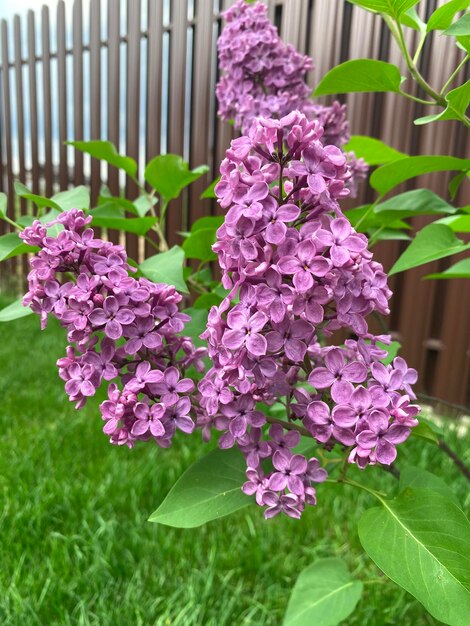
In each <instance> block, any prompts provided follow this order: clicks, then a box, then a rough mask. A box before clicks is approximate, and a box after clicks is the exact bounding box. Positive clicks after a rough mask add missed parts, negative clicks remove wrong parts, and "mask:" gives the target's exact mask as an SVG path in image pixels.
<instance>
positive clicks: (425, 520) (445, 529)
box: [359, 489, 470, 626]
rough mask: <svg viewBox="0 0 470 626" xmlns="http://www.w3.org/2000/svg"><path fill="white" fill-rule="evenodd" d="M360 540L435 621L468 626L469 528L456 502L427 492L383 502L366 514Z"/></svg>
mask: <svg viewBox="0 0 470 626" xmlns="http://www.w3.org/2000/svg"><path fill="white" fill-rule="evenodd" d="M359 537H360V540H361V543H362V545H363V547H364V549H365V551H366V552H367V554H368V555H369V556H370V557H371V559H372V560H373V561H374V562H375V563H376V565H377V566H378V567H379V568H380V569H381V570H382V571H383V572H384V573H385V574H386V575H387V576H388V577H389V578H391V579H392V580H393V581H395V582H396V583H397V584H398V585H400V586H401V587H403V588H404V589H406V590H407V591H408V592H409V593H411V594H412V595H413V596H415V598H417V599H418V600H419V601H420V602H421V603H422V604H423V605H424V607H425V608H426V610H427V611H429V613H431V615H432V616H433V617H435V618H436V619H438V620H441V621H442V622H444V623H445V624H452V626H468V616H469V615H470V524H469V522H468V520H467V518H466V517H465V515H464V513H463V512H462V511H461V509H460V508H459V507H457V506H456V505H455V504H454V503H453V502H452V500H451V499H449V498H447V497H445V496H443V495H442V494H440V493H437V492H435V491H430V490H427V489H406V490H405V491H404V492H403V493H402V494H401V495H400V496H398V498H396V499H395V500H383V499H381V506H380V507H374V508H372V509H369V510H368V511H366V512H365V513H364V514H363V516H362V518H361V520H360V522H359Z"/></svg>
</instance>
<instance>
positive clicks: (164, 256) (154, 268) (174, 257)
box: [140, 246, 189, 293]
mask: <svg viewBox="0 0 470 626" xmlns="http://www.w3.org/2000/svg"><path fill="white" fill-rule="evenodd" d="M183 264H184V252H183V250H182V248H180V247H179V246H173V248H171V250H168V251H167V252H161V253H160V254H155V255H154V256H151V257H149V258H148V259H146V260H145V261H144V262H143V263H141V264H140V271H141V272H142V274H143V275H144V276H146V277H147V278H148V279H150V280H152V281H153V282H154V283H165V284H167V285H173V286H174V287H175V288H176V289H177V290H178V291H181V292H182V293H189V291H188V287H187V285H186V283H185V281H184V278H183Z"/></svg>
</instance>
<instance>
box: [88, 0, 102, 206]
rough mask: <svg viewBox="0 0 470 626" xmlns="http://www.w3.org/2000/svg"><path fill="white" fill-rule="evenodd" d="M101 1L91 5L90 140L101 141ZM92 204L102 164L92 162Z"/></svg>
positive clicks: (95, 0) (98, 186) (92, 1)
mask: <svg viewBox="0 0 470 626" xmlns="http://www.w3.org/2000/svg"><path fill="white" fill-rule="evenodd" d="M100 8H101V7H100V0H91V3H90V139H101V10H100ZM90 182H91V203H92V206H94V205H95V204H96V201H97V199H98V193H99V188H100V182H101V163H100V161H98V160H97V159H92V160H91V181H90Z"/></svg>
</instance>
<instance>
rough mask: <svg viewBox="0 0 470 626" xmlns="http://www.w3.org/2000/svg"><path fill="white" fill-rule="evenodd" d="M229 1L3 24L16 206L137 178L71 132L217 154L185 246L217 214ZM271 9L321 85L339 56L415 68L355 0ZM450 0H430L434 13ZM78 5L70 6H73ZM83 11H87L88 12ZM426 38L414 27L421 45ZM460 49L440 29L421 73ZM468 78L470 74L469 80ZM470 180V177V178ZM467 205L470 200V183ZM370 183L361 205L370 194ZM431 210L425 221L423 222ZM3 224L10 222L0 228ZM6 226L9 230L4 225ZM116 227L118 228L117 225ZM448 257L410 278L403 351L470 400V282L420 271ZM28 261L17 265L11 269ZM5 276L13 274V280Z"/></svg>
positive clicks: (404, 116) (197, 156)
mask: <svg viewBox="0 0 470 626" xmlns="http://www.w3.org/2000/svg"><path fill="white" fill-rule="evenodd" d="M230 4H231V2H230V1H227V0H127V1H126V0H122V2H121V0H107V1H106V0H89V1H88V2H87V3H86V4H85V6H84V5H82V0H75V1H74V2H73V5H70V3H67V5H66V4H65V3H64V2H63V1H62V0H60V1H59V2H58V4H57V10H54V11H53V14H52V15H51V14H50V10H49V8H48V7H46V6H43V7H42V9H41V11H40V12H37V13H35V12H33V11H29V12H28V15H27V19H26V20H21V19H20V17H18V16H16V17H15V18H14V20H13V21H12V23H7V22H6V21H5V20H4V21H2V23H1V66H0V152H1V159H0V190H3V191H5V192H6V193H7V194H8V198H9V199H8V211H9V213H10V215H12V216H13V215H15V214H16V212H17V211H19V212H21V213H26V212H27V211H28V210H29V209H28V206H27V205H26V203H25V202H23V201H22V202H21V204H20V205H19V206H16V205H15V200H14V197H13V193H12V186H13V182H14V180H15V179H19V180H21V181H22V182H25V183H26V184H27V185H28V186H30V187H31V189H32V190H33V192H35V193H43V194H46V195H50V194H52V193H54V192H55V191H58V190H59V189H65V188H67V186H69V185H71V184H74V185H77V184H81V183H84V182H86V183H88V184H89V185H90V187H91V191H92V197H93V199H95V198H96V197H97V194H98V190H99V188H100V185H101V183H102V182H104V183H106V184H108V186H109V187H110V189H111V191H112V193H113V194H118V193H119V191H120V189H123V187H124V186H125V189H126V193H127V194H128V196H130V197H133V196H135V195H136V194H137V189H136V187H135V184H134V183H133V182H132V181H129V180H127V181H126V180H125V179H123V178H122V177H121V174H119V173H118V172H117V171H116V170H114V169H113V168H110V169H109V170H107V169H106V168H104V167H102V166H101V165H100V164H99V163H97V162H94V161H91V162H90V160H89V159H88V157H87V156H86V155H83V154H81V153H78V152H74V151H73V150H72V149H71V148H70V147H67V146H65V145H64V142H65V141H66V140H71V139H75V140H78V139H85V140H87V139H99V138H107V139H109V140H111V141H112V142H114V143H115V144H116V145H117V146H118V148H119V150H120V151H122V152H125V153H127V154H128V155H130V156H132V157H133V158H135V159H136V160H137V161H138V163H139V164H140V166H141V168H142V165H143V163H144V162H145V161H146V160H148V159H150V158H152V157H153V156H155V155H157V154H159V153H164V152H173V153H178V154H182V155H184V156H185V158H186V159H187V160H189V161H190V163H191V166H196V165H200V164H203V163H207V164H208V165H209V166H210V168H211V171H210V173H209V174H208V175H207V176H205V177H203V178H202V179H201V180H199V181H197V182H196V183H195V184H194V185H193V186H192V187H191V189H190V191H189V193H188V194H187V195H186V196H184V197H183V198H181V199H180V200H179V201H178V202H177V203H176V204H177V206H173V208H172V210H171V212H170V214H169V216H168V225H167V229H168V230H167V234H168V238H169V241H170V243H180V241H181V240H180V237H179V235H178V234H177V233H178V231H180V230H182V229H184V228H185V226H186V225H187V224H188V223H190V222H191V221H193V220H194V219H196V218H198V217H200V216H202V215H205V214H207V213H208V212H217V211H218V207H217V206H215V205H211V204H210V203H209V202H208V201H201V200H199V195H200V193H201V191H202V190H203V189H204V188H205V187H206V186H207V185H208V184H209V182H210V181H211V180H212V179H213V178H214V177H215V176H216V175H217V168H218V164H219V163H220V160H221V159H222V157H223V155H224V151H225V149H226V148H227V146H228V144H229V141H230V139H231V136H232V129H231V127H230V126H228V125H226V124H223V123H222V122H220V121H219V120H218V119H217V115H216V110H217V105H216V101H215V83H216V80H217V62H216V40H217V37H218V34H219V32H220V29H221V18H220V12H221V11H222V10H223V9H225V8H227V6H228V5H230ZM268 4H269V11H270V16H271V18H272V19H273V21H274V22H275V23H276V25H277V26H278V27H279V28H280V32H281V35H282V37H283V38H284V39H285V40H286V41H288V42H291V43H293V44H294V45H295V46H296V47H297V48H298V49H299V50H300V51H302V52H304V53H307V54H309V55H310V56H311V57H312V58H313V60H314V63H315V69H314V70H312V72H311V75H310V76H309V82H310V84H312V85H314V84H315V82H317V81H318V79H319V78H320V77H321V76H323V75H324V73H325V72H326V71H327V70H328V69H330V68H331V67H332V66H334V65H335V64H337V63H338V62H341V61H345V60H347V59H350V58H359V57H369V58H378V59H382V60H389V61H391V62H394V63H396V64H397V65H399V66H400V67H402V68H403V69H404V67H403V62H402V61H401V59H400V54H399V51H398V49H397V47H396V45H395V43H394V42H393V41H391V39H390V36H389V34H388V31H387V29H386V28H385V27H384V25H383V23H382V22H381V20H380V18H378V17H377V16H374V15H372V14H370V13H367V12H365V11H363V10H361V9H360V8H357V7H354V6H353V5H351V4H349V3H348V2H346V1H345V0H269V2H268ZM439 4H442V1H441V0H439V2H437V1H436V0H427V1H425V0H424V1H422V2H421V4H420V5H419V9H420V11H421V12H422V15H423V16H424V17H425V16H427V15H429V14H430V13H431V12H432V11H433V10H434V9H435V8H436V6H438V5H439ZM70 7H71V9H72V10H71V14H69V12H68V10H69V8H70ZM84 9H85V10H84ZM416 38H417V35H416V33H414V32H410V33H409V44H412V43H414V44H416ZM460 58H461V53H460V52H459V51H458V50H457V49H456V48H455V47H453V45H452V42H451V41H449V39H448V38H445V37H442V36H439V35H438V34H437V33H435V34H433V35H432V36H431V37H430V38H429V41H428V42H427V43H426V45H425V47H424V50H423V53H422V56H421V70H422V71H423V73H424V74H425V75H427V76H429V77H430V79H431V80H432V81H435V82H436V83H437V84H439V83H442V82H443V80H442V79H443V78H445V77H447V76H448V75H450V73H451V71H452V70H453V68H454V67H455V66H456V65H457V62H458V60H459V59H460ZM460 78H461V79H464V78H467V79H468V75H467V76H466V77H464V76H460ZM345 101H346V102H347V103H348V106H349V118H350V122H351V129H352V132H353V133H354V134H370V135H373V136H376V137H379V138H381V139H383V140H384V141H386V142H387V143H389V144H391V145H392V146H394V147H395V148H396V149H398V150H402V151H404V152H408V153H409V154H441V153H442V154H454V155H456V156H464V155H468V154H469V152H470V150H469V133H468V132H467V133H464V132H463V130H462V128H461V127H459V126H458V125H457V124H456V123H455V124H454V123H453V122H444V123H439V124H438V125H432V126H431V125H430V126H427V127H416V126H413V124H412V120H413V119H414V118H415V117H418V116H419V115H422V106H421V105H420V104H415V103H413V102H410V101H407V100H405V99H403V98H400V96H397V95H385V94H354V95H351V96H348V97H347V98H346V99H345ZM448 180H449V177H448V176H447V175H438V174H436V175H433V176H427V177H422V179H421V180H419V181H418V182H416V181H412V182H411V183H410V184H409V185H408V186H407V187H404V188H403V189H411V188H412V187H413V186H416V185H417V184H419V186H427V187H429V188H431V189H434V190H435V191H438V192H440V193H441V194H443V193H444V192H445V189H446V184H447V182H448ZM465 185H466V187H465ZM465 185H464V186H463V187H462V189H461V192H460V197H459V198H458V201H459V202H460V203H461V204H469V203H470V198H469V190H470V189H469V188H470V185H469V184H468V181H467V182H466V183H465ZM369 194H370V192H367V191H366V190H365V188H364V189H363V192H362V197H361V198H359V202H360V203H362V202H364V201H367V200H368V199H369ZM423 221H425V220H422V219H417V220H416V224H417V225H422V223H423ZM1 228H4V226H3V224H0V229H1ZM0 232H2V231H1V230H0ZM111 236H113V234H112V233H111ZM126 245H127V247H128V250H129V253H130V255H131V256H132V257H134V258H138V257H142V256H143V255H144V254H146V253H149V252H150V250H149V249H148V244H147V243H144V242H142V241H139V240H138V239H137V238H136V237H135V236H133V235H127V236H126ZM402 248H403V244H402V243H398V242H397V243H387V244H380V245H379V246H378V247H377V256H378V257H379V259H380V260H381V261H382V262H383V263H384V264H385V267H386V268H387V267H390V266H391V264H392V262H393V260H394V259H396V258H397V256H398V254H399V253H400V251H401V250H402ZM447 265H448V261H447V260H444V261H440V262H435V263H433V264H432V266H427V267H426V268H425V269H417V270H416V271H413V272H409V273H406V274H405V275H398V276H396V277H393V278H392V280H391V287H392V289H393V290H394V291H395V297H394V300H393V310H392V316H391V320H390V323H391V329H392V330H393V332H394V333H395V335H396V336H397V337H398V338H399V339H400V340H401V341H402V342H403V346H404V350H403V352H404V354H405V356H406V357H407V358H408V360H409V361H410V363H411V364H412V365H413V366H415V367H417V368H418V369H419V371H420V381H421V383H420V384H421V389H423V390H424V391H425V392H427V393H428V394H431V395H434V396H439V397H441V398H445V399H448V400H452V401H454V402H458V403H461V404H464V403H468V402H469V400H470V398H469V395H470V392H469V382H470V350H469V338H470V324H469V303H470V281H463V280H459V281H453V282H451V281H449V282H445V281H440V282H438V281H433V282H429V281H422V280H421V279H422V276H423V275H425V274H426V273H429V272H430V271H440V270H442V269H443V268H445V267H446V266H447ZM23 269H24V268H23V267H18V266H15V265H14V264H13V263H12V264H11V265H10V266H9V272H10V276H12V275H15V272H16V273H18V272H23ZM7 278H8V277H6V276H5V275H4V276H3V282H4V284H5V282H6V279H7Z"/></svg>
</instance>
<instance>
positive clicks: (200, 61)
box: [189, 2, 213, 223]
mask: <svg viewBox="0 0 470 626" xmlns="http://www.w3.org/2000/svg"><path fill="white" fill-rule="evenodd" d="M212 16H213V11H212V6H211V4H210V3H207V2H205V3H199V4H198V6H197V19H196V28H195V33H194V55H193V68H194V69H193V77H192V85H193V89H192V91H193V93H192V107H191V112H192V121H191V153H190V161H191V166H192V167H195V166H198V165H202V164H209V165H211V160H212V159H211V155H210V154H209V127H210V119H209V115H210V112H211V107H210V98H211V93H210V87H211V73H210V71H209V69H210V67H211V53H212ZM209 182H210V175H205V176H202V177H201V178H200V179H199V180H197V181H196V182H195V183H193V184H192V185H191V187H190V193H189V221H190V223H191V222H194V221H195V220H196V219H197V218H199V217H202V216H203V215H204V214H207V213H208V211H209V210H210V203H209V202H208V201H207V200H200V199H199V197H200V195H201V193H202V192H203V191H204V189H205V188H206V187H207V185H208V184H209Z"/></svg>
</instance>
